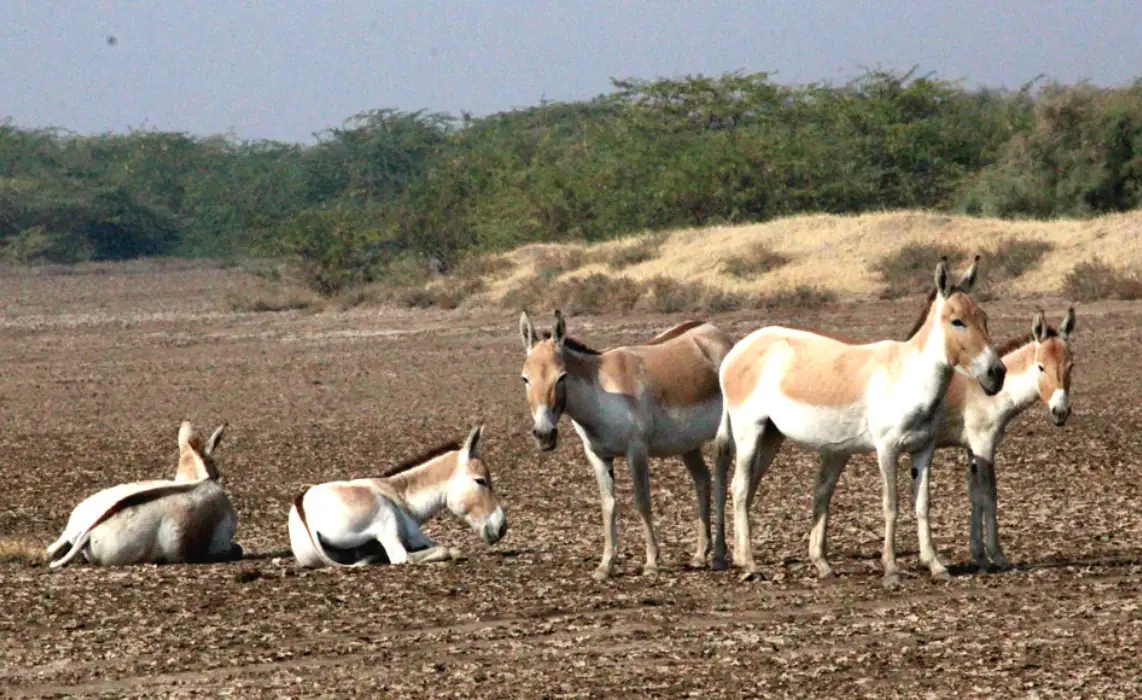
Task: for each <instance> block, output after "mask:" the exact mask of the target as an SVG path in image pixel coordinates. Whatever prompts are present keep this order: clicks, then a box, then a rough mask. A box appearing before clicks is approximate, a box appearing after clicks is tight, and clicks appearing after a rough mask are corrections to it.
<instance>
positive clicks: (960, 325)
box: [952, 318, 968, 328]
mask: <svg viewBox="0 0 1142 700" xmlns="http://www.w3.org/2000/svg"><path fill="white" fill-rule="evenodd" d="M952 325H953V326H955V327H956V328H967V327H968V326H967V324H966V323H964V322H963V321H961V320H960V319H958V318H957V319H954V320H953V321H952Z"/></svg>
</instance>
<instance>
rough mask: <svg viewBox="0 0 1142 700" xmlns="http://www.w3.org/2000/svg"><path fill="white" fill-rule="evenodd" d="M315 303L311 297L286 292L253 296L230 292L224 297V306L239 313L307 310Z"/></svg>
mask: <svg viewBox="0 0 1142 700" xmlns="http://www.w3.org/2000/svg"><path fill="white" fill-rule="evenodd" d="M315 301H316V300H315V299H313V298H312V297H311V296H308V295H305V294H301V293H296V292H294V293H291V292H290V291H288V290H286V291H274V292H264V293H261V294H254V295H249V294H243V293H241V292H231V293H230V294H229V295H227V297H226V306H227V308H228V309H229V310H230V311H236V312H239V313H277V312H281V311H297V310H300V309H308V308H310V307H311V306H313V305H314V303H315Z"/></svg>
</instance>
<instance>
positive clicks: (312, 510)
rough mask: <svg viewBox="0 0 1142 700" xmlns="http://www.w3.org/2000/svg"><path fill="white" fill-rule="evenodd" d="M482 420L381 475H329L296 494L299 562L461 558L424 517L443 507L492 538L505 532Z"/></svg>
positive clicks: (292, 528)
mask: <svg viewBox="0 0 1142 700" xmlns="http://www.w3.org/2000/svg"><path fill="white" fill-rule="evenodd" d="M483 434H484V428H483V426H479V427H476V428H475V429H473V430H472V432H471V433H470V434H469V435H468V439H467V440H466V441H465V442H464V445H463V446H461V445H459V444H457V443H455V442H453V443H449V444H447V445H442V446H441V447H438V448H436V449H434V450H431V451H430V452H427V453H425V454H423V455H420V456H418V457H416V458H414V459H412V460H409V461H407V462H405V463H403V464H401V465H399V466H397V467H395V468H393V469H391V470H389V472H388V473H387V474H386V475H385V476H382V477H381V478H378V479H354V480H352V481H330V482H327V483H324V484H318V485H317V486H311V487H309V488H308V489H306V490H304V491H302V492H301V493H300V494H298V496H297V498H296V499H294V502H293V507H292V508H290V511H289V541H290V547H291V548H292V549H293V555H294V557H296V558H297V561H298V563H299V564H301V565H302V566H310V567H320V566H363V565H366V564H384V563H392V564H404V563H406V562H407V563H410V564H421V563H426V562H432V561H444V560H448V559H456V558H459V557H460V554H459V552H457V551H456V550H455V549H450V548H446V547H437V546H436V545H434V544H433V543H432V540H430V539H429V538H428V537H427V536H426V535H425V534H424V533H423V532H421V530H420V526H421V524H423V523H424V522H425V521H426V520H428V519H429V518H431V517H432V516H434V515H436V514H437V513H439V512H440V511H441V510H443V509H444V508H447V509H448V510H450V511H452V513H453V514H455V515H456V516H457V517H459V518H460V519H462V520H464V521H465V522H467V523H468V525H469V526H470V527H471V528H472V529H473V530H474V531H476V532H477V533H478V534H479V535H480V536H481V537H483V539H484V541H485V542H487V543H488V544H494V543H496V542H498V541H499V540H500V538H502V537H503V536H504V533H506V532H507V529H508V522H507V519H506V518H505V517H504V509H503V506H501V505H500V500H499V498H498V497H497V496H496V494H495V491H493V490H492V475H491V473H489V471H488V467H487V466H486V465H485V464H484V462H483V461H482V460H481V459H480V453H479V444H480V438H481V436H482V435H483Z"/></svg>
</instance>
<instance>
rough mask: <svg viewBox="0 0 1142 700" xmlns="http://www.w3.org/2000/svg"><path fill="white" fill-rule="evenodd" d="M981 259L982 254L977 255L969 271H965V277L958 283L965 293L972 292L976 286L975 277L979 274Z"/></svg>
mask: <svg viewBox="0 0 1142 700" xmlns="http://www.w3.org/2000/svg"><path fill="white" fill-rule="evenodd" d="M979 259H980V256H978V255H977V256H975V259H974V260H972V263H971V267H969V268H968V271H967V272H965V273H964V276H963V279H961V280H960V283H959V284H958V285H956V286H957V287H959V288H960V291H961V292H963V293H964V294H971V290H972V287H974V286H975V278H976V275H978V274H979Z"/></svg>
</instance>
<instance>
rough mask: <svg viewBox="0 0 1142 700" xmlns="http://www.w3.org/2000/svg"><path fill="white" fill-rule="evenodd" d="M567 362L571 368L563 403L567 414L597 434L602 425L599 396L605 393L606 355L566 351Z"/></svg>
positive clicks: (568, 370)
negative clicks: (602, 377) (602, 371)
mask: <svg viewBox="0 0 1142 700" xmlns="http://www.w3.org/2000/svg"><path fill="white" fill-rule="evenodd" d="M563 361H564V363H565V364H566V367H567V379H566V380H564V381H565V382H566V389H565V391H566V392H567V393H566V394H565V396H564V400H563V412H564V413H566V414H567V417H568V418H570V419H571V420H573V421H575V422H576V423H578V424H579V425H580V426H582V427H583V428H584V429H586V431H587V432H588V433H592V434H593V433H597V432H598V431H597V429H598V428H599V427H600V426H601V424H602V415H601V412H600V410H599V401H598V395H599V393H600V392H601V391H602V390H603V389H602V387H601V386H600V385H599V369H600V366H601V365H602V356H601V355H586V354H583V353H579V352H576V351H574V350H572V349H570V348H564V349H563Z"/></svg>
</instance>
